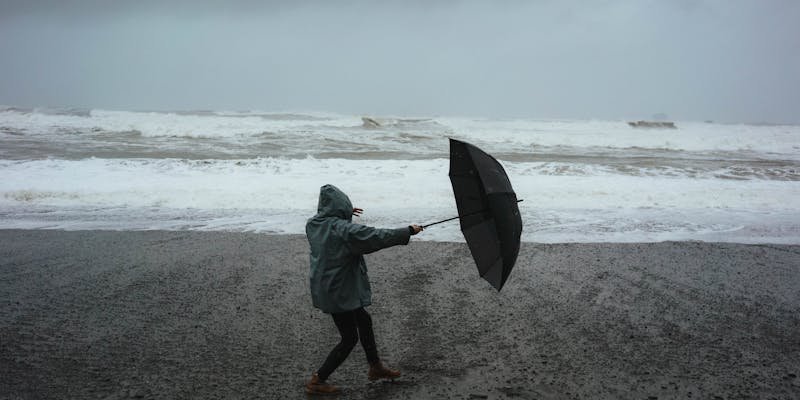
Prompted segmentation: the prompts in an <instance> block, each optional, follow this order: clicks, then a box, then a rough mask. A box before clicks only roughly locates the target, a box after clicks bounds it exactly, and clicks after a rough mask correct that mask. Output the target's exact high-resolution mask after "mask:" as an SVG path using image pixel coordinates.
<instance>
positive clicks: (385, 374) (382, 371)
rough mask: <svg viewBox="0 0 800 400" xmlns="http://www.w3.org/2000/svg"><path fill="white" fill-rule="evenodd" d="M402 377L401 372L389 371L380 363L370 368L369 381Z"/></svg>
mask: <svg viewBox="0 0 800 400" xmlns="http://www.w3.org/2000/svg"><path fill="white" fill-rule="evenodd" d="M399 377H400V371H398V370H395V369H389V368H386V367H384V366H383V363H381V362H380V361H378V362H376V363H375V364H370V366H369V380H371V381H376V380H378V379H395V378H399Z"/></svg>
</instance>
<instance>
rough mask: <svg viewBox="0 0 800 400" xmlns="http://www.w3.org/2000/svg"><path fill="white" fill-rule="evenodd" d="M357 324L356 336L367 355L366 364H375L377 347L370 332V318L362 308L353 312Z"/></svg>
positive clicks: (377, 359) (373, 334)
mask: <svg viewBox="0 0 800 400" xmlns="http://www.w3.org/2000/svg"><path fill="white" fill-rule="evenodd" d="M353 313H354V314H355V317H356V322H357V324H358V335H359V337H360V338H361V347H363V348H364V353H365V354H366V355H367V362H368V363H370V364H375V363H377V362H378V361H380V359H379V358H378V346H377V345H376V344H375V333H374V332H373V331H372V317H371V316H370V315H369V313H368V312H367V310H365V309H364V308H363V307H362V308H359V309H357V310H355V311H353Z"/></svg>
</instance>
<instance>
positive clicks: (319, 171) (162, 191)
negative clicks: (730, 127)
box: [0, 158, 800, 242]
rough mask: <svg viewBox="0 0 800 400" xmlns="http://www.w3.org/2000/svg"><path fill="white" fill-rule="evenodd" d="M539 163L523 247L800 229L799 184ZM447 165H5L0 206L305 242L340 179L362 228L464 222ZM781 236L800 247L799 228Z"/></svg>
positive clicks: (101, 221)
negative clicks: (323, 199)
mask: <svg viewBox="0 0 800 400" xmlns="http://www.w3.org/2000/svg"><path fill="white" fill-rule="evenodd" d="M541 164H542V163H524V162H523V163H514V162H506V163H505V166H506V169H507V172H508V174H509V177H510V179H511V180H512V182H514V185H515V189H516V191H517V195H518V197H519V198H522V199H525V201H524V202H523V203H521V204H520V206H521V207H520V209H521V211H522V214H523V219H524V221H525V235H524V236H523V238H524V239H525V240H536V241H576V240H577V241H609V240H613V241H632V240H635V241H642V240H667V239H673V240H677V239H686V238H703V237H709V238H714V239H715V240H724V239H725V238H726V237H734V238H736V240H738V241H748V240H749V241H758V238H759V237H762V238H763V237H769V238H771V241H773V242H774V241H776V240H778V239H775V238H772V236H768V235H767V236H764V234H763V233H762V234H761V236H758V235H755V234H750V235H749V236H748V235H743V233H742V231H747V230H748V229H749V230H752V229H755V228H753V227H754V226H759V223H760V222H759V221H772V222H773V224H772V225H773V226H780V227H782V228H780V229H783V230H786V231H790V232H792V231H793V230H794V229H795V228H794V227H800V188H799V187H798V184H797V182H796V181H781V180H762V179H753V180H749V181H740V180H726V179H714V178H708V179H705V178H700V179H698V178H696V177H686V176H674V175H669V174H664V175H659V176H632V175H627V174H615V173H613V172H612V171H604V172H602V173H598V172H597V171H593V173H592V175H587V174H561V175H553V174H552V173H550V172H549V170H548V169H547V168H542V165H541ZM447 168H448V160H446V159H434V160H418V161H407V160H381V161H375V160H345V159H314V158H306V159H276V158H265V159H257V160H214V161H210V160H194V161H190V160H178V159H160V160H150V159H140V160H126V159H123V160H116V159H86V160H78V161H68V160H38V161H0V175H2V176H3V177H4V179H3V181H2V182H0V209H2V210H6V212H7V215H6V220H5V222H4V226H5V227H20V226H22V227H30V226H36V227H59V228H64V229H75V228H76V225H77V227H81V228H84V227H87V226H92V227H94V228H109V229H150V228H154V227H155V228H160V229H212V230H214V229H223V230H254V231H270V232H282V233H298V234H300V233H303V225H304V221H305V219H306V218H308V217H309V216H311V215H312V214H313V213H314V212H315V208H316V199H317V195H318V190H319V187H320V186H321V185H323V184H326V183H333V184H335V185H337V186H339V187H340V188H341V189H343V190H344V191H345V192H347V193H348V194H349V195H350V197H351V198H352V199H353V201H354V203H355V204H357V205H359V206H361V207H364V208H366V209H367V210H368V211H367V213H366V214H365V216H364V217H363V218H362V219H360V221H361V222H362V223H365V224H374V225H380V226H389V227H391V226H403V225H405V224H408V223H426V222H431V221H434V220H437V219H441V218H445V217H449V216H451V215H455V214H456V209H455V204H454V200H453V196H452V190H451V188H450V183H449V180H448V177H447V175H446V171H447ZM765 193H769V195H768V196H765V195H764V194H765ZM35 210H39V211H36V212H35V213H34V214H36V215H35V217H36V218H32V217H31V216H30V215H31V214H30V213H31V212H33V211H35ZM43 215H44V216H45V217H43ZM148 215H149V216H150V217H148ZM743 215H744V216H750V218H746V217H743ZM755 215H758V216H759V217H758V218H757V219H753V216H755ZM0 221H2V220H0ZM37 221H38V222H37ZM92 221H94V222H92ZM734 221H735V222H734ZM746 221H750V222H749V225H748V224H743V223H744V222H746ZM765 229H766V228H765ZM726 232H727V235H728V236H726ZM751 233H752V232H751ZM742 236H747V238H742ZM782 237H783V239H780V240H789V241H793V240H795V241H796V240H799V239H800V231H799V232H794V233H792V234H784V235H783V236H782ZM426 238H427V239H434V240H461V239H460V233H459V232H458V229H457V224H453V225H444V226H437V227H435V228H432V229H431V231H430V232H428V233H427V236H426Z"/></svg>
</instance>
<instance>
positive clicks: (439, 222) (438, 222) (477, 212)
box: [422, 199, 522, 229]
mask: <svg viewBox="0 0 800 400" xmlns="http://www.w3.org/2000/svg"><path fill="white" fill-rule="evenodd" d="M521 201H522V199H519V200H517V203H519V202H521ZM484 211H486V210H480V211H475V212H473V213H469V214H466V215H459V216H457V217H453V218H448V219H443V220H441V221H436V222H431V223H430V224H427V225H422V228H423V229H425V228H427V227H429V226H433V225H437V224H441V223H442V222H447V221H452V220H454V219H458V218H463V217H469V216H471V215H475V214H480V213H482V212H484Z"/></svg>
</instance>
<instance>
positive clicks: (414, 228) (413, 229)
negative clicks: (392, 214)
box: [408, 225, 422, 235]
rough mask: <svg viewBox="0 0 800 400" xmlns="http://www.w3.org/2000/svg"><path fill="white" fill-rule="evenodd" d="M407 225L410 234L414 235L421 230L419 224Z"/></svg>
mask: <svg viewBox="0 0 800 400" xmlns="http://www.w3.org/2000/svg"><path fill="white" fill-rule="evenodd" d="M408 227H409V228H411V234H412V235H416V234H418V233H420V232H422V227H421V226H419V225H409V226H408Z"/></svg>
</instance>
